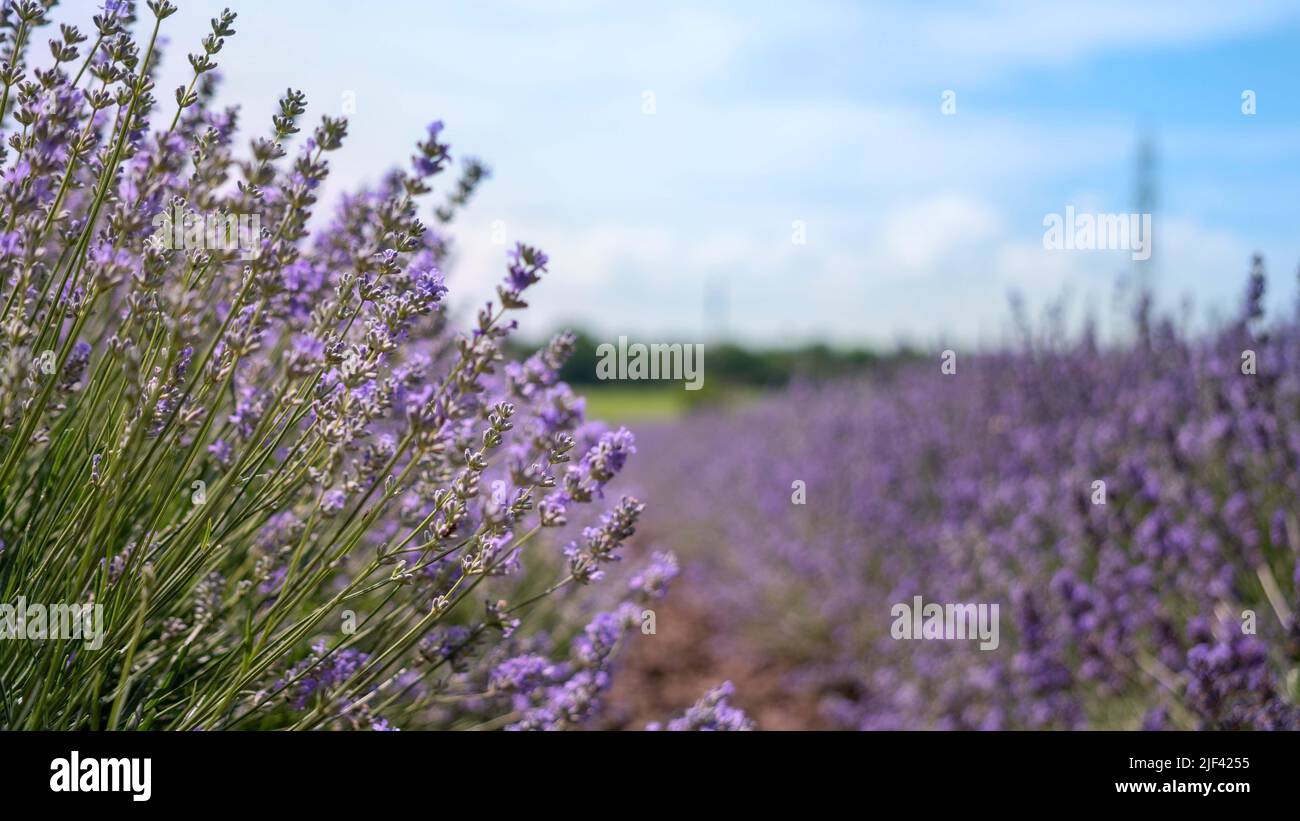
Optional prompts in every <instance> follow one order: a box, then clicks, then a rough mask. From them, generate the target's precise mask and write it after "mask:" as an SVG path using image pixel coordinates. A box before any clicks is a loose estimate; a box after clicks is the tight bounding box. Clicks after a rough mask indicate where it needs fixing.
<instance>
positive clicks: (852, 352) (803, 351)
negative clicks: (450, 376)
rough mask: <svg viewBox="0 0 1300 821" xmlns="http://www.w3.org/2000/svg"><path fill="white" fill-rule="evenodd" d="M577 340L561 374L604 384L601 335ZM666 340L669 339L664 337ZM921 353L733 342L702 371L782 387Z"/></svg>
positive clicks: (882, 367) (886, 365)
mask: <svg viewBox="0 0 1300 821" xmlns="http://www.w3.org/2000/svg"><path fill="white" fill-rule="evenodd" d="M574 333H575V334H576V335H577V344H576V346H575V350H574V354H573V356H572V357H571V358H570V359H569V361H568V363H567V364H565V366H564V367H563V368H562V369H561V371H560V378H561V379H563V380H564V381H566V382H568V383H569V384H571V385H575V386H577V385H596V384H603V383H602V381H601V380H600V379H599V378H597V376H596V363H597V361H598V357H597V355H596V348H597V347H598V346H599V345H600V344H601V343H602V342H610V341H612V340H606V339H603V338H597V337H593V336H591V335H590V334H588V333H585V332H582V331H575V332H574ZM665 341H667V340H665ZM537 347H538V346H537V345H533V346H531V348H529V347H528V346H524V348H523V349H522V350H520V351H517V353H525V354H526V353H528V352H529V350H535V349H536V348H537ZM919 355H920V354H919V353H917V352H916V351H913V350H910V349H908V348H900V349H898V350H896V351H890V352H887V353H886V352H879V351H873V350H869V349H865V348H851V349H844V348H835V347H832V346H830V345H826V344H823V343H815V344H809V345H803V346H799V347H793V348H751V347H747V346H744V345H740V344H737V343H733V342H721V343H714V344H707V345H705V356H704V372H705V373H706V374H707V379H708V381H709V382H711V383H713V384H715V385H716V384H725V385H730V386H736V387H753V388H778V387H781V386H783V385H785V384H787V383H789V382H790V381H791V380H792V379H809V380H818V381H820V380H826V379H834V378H837V377H842V376H847V375H850V374H857V373H866V372H870V373H873V374H879V373H882V372H888V371H891V370H893V369H894V368H895V367H896V366H897V365H898V364H900V363H902V362H905V361H910V360H915V359H916V358H918V357H919ZM665 382H666V380H662V379H660V380H650V379H646V380H624V381H620V382H619V383H618V384H619V385H620V386H621V387H644V388H653V387H658V386H662V385H663V384H664V383H665Z"/></svg>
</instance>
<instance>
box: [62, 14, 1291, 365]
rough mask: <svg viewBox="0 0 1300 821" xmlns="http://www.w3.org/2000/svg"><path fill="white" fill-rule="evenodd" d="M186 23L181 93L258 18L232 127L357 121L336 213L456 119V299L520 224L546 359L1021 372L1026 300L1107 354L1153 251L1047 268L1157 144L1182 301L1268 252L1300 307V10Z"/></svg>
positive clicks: (176, 56) (234, 64) (1126, 190)
mask: <svg viewBox="0 0 1300 821" xmlns="http://www.w3.org/2000/svg"><path fill="white" fill-rule="evenodd" d="M90 5H91V4H90V3H89V2H65V3H64V4H63V5H62V6H61V7H60V11H59V13H58V14H57V15H56V19H71V18H74V17H75V18H82V17H88V15H87V13H86V12H87V10H88V8H89V7H90ZM179 5H180V6H181V11H180V12H179V13H178V14H177V15H176V16H175V17H173V18H171V19H169V20H168V21H167V28H166V31H167V33H168V34H169V36H170V38H171V45H170V48H169V53H168V57H169V60H168V66H167V70H166V71H165V72H164V83H163V84H162V87H163V89H170V88H171V87H173V86H175V85H177V84H179V83H180V82H181V81H182V75H183V74H185V73H186V72H188V65H186V64H185V62H184V57H183V53H184V51H187V50H191V49H193V48H195V46H196V44H197V42H198V39H199V38H200V37H201V36H202V34H203V32H204V29H205V27H206V25H207V19H208V18H209V17H211V16H213V15H214V14H215V13H216V12H217V11H219V9H220V8H221V7H222V6H223V5H232V7H234V8H235V10H236V11H238V12H239V20H238V21H237V23H236V29H237V30H238V33H237V34H236V36H235V37H234V38H233V39H232V40H231V41H230V42H229V43H228V44H227V45H226V48H225V50H224V51H223V52H222V54H221V58H220V62H221V69H222V71H223V74H224V76H225V78H226V84H225V86H224V91H223V98H224V99H225V100H227V101H231V102H239V103H241V104H242V105H243V109H244V115H243V116H244V119H243V123H242V124H243V127H244V128H245V129H251V128H254V127H255V128H257V129H259V132H258V133H261V130H262V129H264V128H265V126H266V124H267V123H268V122H269V116H270V113H271V111H272V107H273V105H274V100H275V97H276V95H277V94H278V93H282V91H283V89H284V88H286V87H289V86H292V87H294V88H301V89H302V90H304V91H305V92H306V93H307V95H308V100H309V103H310V104H311V106H312V107H311V109H310V110H309V113H310V114H315V115H319V114H321V113H330V114H339V113H340V111H341V108H342V105H343V99H344V95H345V92H352V93H353V94H354V95H355V98H354V99H355V101H356V111H355V113H354V114H352V115H351V116H350V120H351V127H350V131H351V136H350V138H349V140H348V142H347V143H346V144H345V146H344V148H343V150H342V151H341V152H339V153H338V154H336V159H335V161H334V181H333V183H332V184H331V189H330V190H333V191H337V190H339V188H340V187H342V186H346V187H352V186H354V185H356V184H358V183H359V182H362V181H365V180H373V179H374V178H375V177H376V176H377V175H378V174H379V173H380V172H382V171H383V170H384V168H385V167H387V166H389V165H391V164H393V163H394V162H395V161H404V160H405V158H406V157H407V156H408V155H409V152H410V146H411V144H412V142H413V141H414V140H415V139H417V138H418V137H419V136H420V135H421V133H422V129H423V127H424V125H425V124H426V123H427V122H429V121H430V120H433V119H437V118H441V119H443V120H444V121H445V122H446V124H447V132H445V133H446V134H447V136H448V139H449V140H450V142H451V143H452V146H453V154H458V153H461V152H463V153H467V154H473V155H476V156H480V157H482V158H484V159H485V160H486V161H487V162H488V164H489V165H490V166H491V167H492V169H493V171H494V178H493V179H492V180H490V181H489V182H488V183H487V184H486V185H485V186H484V188H483V189H482V190H481V191H480V193H479V195H478V196H477V197H476V199H475V200H474V202H473V204H472V206H471V208H470V210H469V211H468V212H467V213H466V214H465V215H464V216H463V218H462V219H461V220H459V221H458V222H457V223H456V228H455V238H456V242H457V244H458V262H457V265H456V267H455V268H454V269H453V271H452V272H451V273H452V285H453V290H454V292H456V293H457V294H459V295H460V296H461V298H462V299H464V300H466V301H478V300H479V299H482V298H485V297H486V295H487V294H488V293H490V283H491V282H492V281H493V280H495V278H496V277H497V276H498V275H499V272H500V270H501V266H502V261H503V259H504V251H505V249H504V248H503V247H501V246H499V245H494V244H493V242H492V226H493V224H494V223H495V222H497V221H500V222H503V223H504V225H505V229H506V234H507V237H508V239H509V240H510V241H511V242H513V241H514V240H516V239H520V240H524V241H527V242H531V243H534V244H537V245H540V246H542V247H543V248H544V249H545V250H546V251H547V252H548V253H549V254H550V255H551V259H552V265H551V269H552V275H551V277H550V279H549V280H548V281H547V282H546V285H545V286H544V287H543V288H542V289H541V290H540V291H539V292H538V294H537V296H536V298H535V299H534V300H533V305H534V309H533V310H531V311H530V312H529V313H530V316H529V318H528V319H527V320H526V322H525V323H524V328H525V331H527V332H530V333H533V334H536V335H541V334H543V333H546V332H548V331H549V330H551V329H553V328H554V327H556V326H557V325H558V324H560V323H565V322H572V323H576V324H580V325H583V326H586V327H589V328H592V329H594V330H596V331H597V332H598V333H600V334H602V335H608V336H614V335H619V334H626V335H629V336H631V337H634V338H639V339H643V340H646V341H655V340H677V339H681V340H706V341H708V340H713V339H716V338H718V337H719V336H721V335H727V336H732V337H738V338H741V339H744V340H747V341H753V342H760V343H765V344H772V345H779V344H786V343H794V342H800V341H806V340H809V339H817V338H820V339H829V340H832V341H835V342H843V343H869V344H875V345H891V344H893V343H895V342H897V341H899V340H903V339H907V340H912V341H914V342H917V343H922V344H927V343H931V342H934V341H937V340H951V341H958V342H967V343H981V344H990V343H994V342H996V341H997V340H998V339H1000V338H1001V336H1002V334H1003V333H1004V329H1005V326H1006V319H1007V314H1008V311H1007V294H1008V292H1009V291H1011V290H1016V291H1019V292H1021V293H1022V294H1023V295H1024V296H1025V298H1026V300H1027V302H1028V304H1029V305H1030V306H1038V305H1041V304H1043V303H1044V301H1046V300H1051V299H1054V298H1057V297H1060V296H1062V295H1065V296H1067V297H1068V299H1069V301H1070V304H1071V305H1072V306H1074V308H1075V310H1076V312H1078V311H1079V310H1082V309H1085V308H1086V309H1091V310H1093V311H1095V312H1096V313H1097V314H1098V316H1099V317H1100V318H1101V320H1102V322H1103V324H1106V323H1107V322H1109V321H1110V320H1111V317H1112V311H1113V304H1114V300H1113V294H1114V286H1115V282H1116V278H1117V276H1118V275H1120V274H1121V273H1123V272H1125V271H1127V270H1129V267H1130V266H1129V263H1128V262H1127V261H1126V260H1127V258H1128V257H1127V253H1126V252H1123V251H1109V252H1107V251H1090V252H1084V251H1076V252H1065V251H1049V250H1045V249H1044V248H1043V243H1042V237H1043V230H1044V229H1043V218H1044V216H1045V215H1046V214H1049V213H1060V212H1063V211H1064V209H1065V207H1066V206H1067V205H1073V206H1074V207H1075V208H1076V210H1079V211H1095V212H1128V211H1131V210H1133V207H1134V196H1133V189H1134V172H1133V169H1134V166H1135V161H1134V157H1135V149H1136V144H1137V140H1138V138H1139V135H1140V134H1147V135H1149V136H1150V137H1151V139H1153V140H1154V143H1155V144H1156V146H1157V149H1158V169H1157V182H1158V193H1159V202H1158V206H1157V209H1156V216H1155V246H1154V249H1155V260H1156V262H1155V268H1154V277H1155V282H1156V286H1157V289H1158V294H1159V296H1160V298H1161V300H1162V301H1163V302H1164V303H1165V304H1168V305H1176V304H1178V303H1179V302H1180V301H1182V300H1183V299H1184V298H1188V297H1190V298H1191V299H1193V300H1194V302H1195V304H1196V306H1198V310H1199V312H1200V313H1205V312H1207V311H1211V312H1213V311H1218V312H1222V311H1224V310H1226V309H1227V308H1228V307H1229V306H1230V305H1231V304H1234V303H1235V302H1236V300H1237V299H1238V297H1239V294H1240V293H1241V291H1242V289H1243V284H1244V276H1245V272H1246V270H1247V267H1248V262H1249V258H1250V255H1251V253H1252V252H1254V251H1257V250H1258V251H1261V252H1263V253H1264V254H1265V255H1266V258H1267V263H1268V267H1269V271H1270V274H1271V278H1270V283H1271V284H1272V285H1273V286H1274V287H1273V289H1272V294H1271V300H1272V305H1273V307H1274V309H1275V310H1283V309H1289V306H1290V305H1291V301H1292V300H1293V299H1294V298H1295V282H1296V280H1295V271H1296V268H1297V264H1298V263H1300V233H1298V232H1297V230H1296V229H1297V227H1298V225H1297V223H1298V222H1300V212H1298V211H1297V208H1298V207H1300V95H1297V93H1296V78H1297V77H1300V48H1297V47H1296V44H1297V42H1300V4H1296V3H1294V2H1291V3H1281V2H1250V1H1249V0H1246V1H1244V2H1235V3H1230V4H1228V3H1222V2H1154V3H1136V2H1120V1H1116V2H1111V1H1110V0H1106V1H1105V2H1096V3H1059V4H1058V3H1023V4H1022V3H1009V2H1008V3H1001V2H993V3H960V4H958V3H951V4H948V3H924V4H919V3H869V2H800V3H760V2H748V3H739V2H738V3H711V2H680V3H678V2H657V3H639V4H633V3H626V2H618V3H615V2H608V3H597V2H584V1H582V0H567V1H566V0H555V1H554V2H527V3H524V2H519V3H513V2H490V1H489V0H478V1H477V2H472V3H469V2H464V3H455V4H452V3H439V2H428V1H427V0H423V1H420V2H416V0H411V1H410V2H407V1H406V0H377V1H376V2H371V3H356V2H343V0H310V1H309V0H275V2H247V3H242V4H240V3H238V2H215V3H210V2H196V0H180V2H179ZM79 22H80V21H79ZM1247 89H1249V90H1253V91H1254V92H1255V95H1256V104H1257V111H1256V113H1255V114H1254V115H1253V116H1246V115H1243V113H1242V111H1241V106H1242V100H1241V95H1242V92H1243V91H1244V90H1247ZM945 90H952V91H954V92H955V93H956V103H957V109H956V114H955V115H951V116H949V115H945V114H943V113H942V112H941V108H940V103H941V95H942V94H943V92H944V91H945ZM646 92H652V93H653V95H654V113H653V114H648V113H645V112H644V110H643V108H644V103H645V99H646V98H645V93H646ZM161 96H163V97H166V98H169V97H170V94H169V93H167V94H163V95H161ZM796 221H800V222H801V223H802V225H803V226H804V230H805V232H806V243H804V244H797V243H795V242H792V237H793V234H794V232H795V229H796ZM710 294H711V295H712V296H711V297H709V296H708V295H710ZM723 305H725V310H723V309H722V308H721V307H719V306H723ZM706 306H707V307H706Z"/></svg>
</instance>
